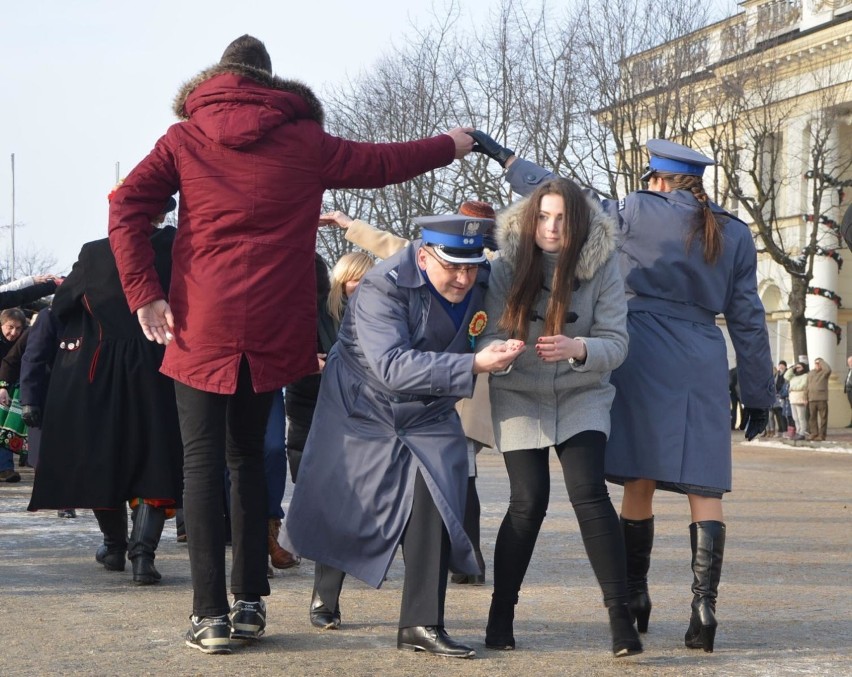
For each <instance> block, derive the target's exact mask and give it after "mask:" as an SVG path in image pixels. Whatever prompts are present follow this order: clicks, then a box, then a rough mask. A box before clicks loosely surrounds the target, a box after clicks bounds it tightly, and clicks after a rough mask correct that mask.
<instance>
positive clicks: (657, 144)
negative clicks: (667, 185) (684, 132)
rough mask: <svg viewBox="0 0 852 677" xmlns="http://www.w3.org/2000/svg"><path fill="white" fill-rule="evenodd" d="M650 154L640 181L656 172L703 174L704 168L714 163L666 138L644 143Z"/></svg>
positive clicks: (704, 156) (646, 179)
mask: <svg viewBox="0 0 852 677" xmlns="http://www.w3.org/2000/svg"><path fill="white" fill-rule="evenodd" d="M646 146H647V148H648V153H649V155H650V156H651V158H650V160H649V162H648V169H647V170H646V171H645V173H644V174H642V176H641V178H640V181H648V180H649V179H650V178H651V177H652V176H653V175H654V174H655V173H656V172H665V173H668V174H689V175H691V176H703V175H704V168H705V167H707V166H708V165H714V164H716V163H715V162H714V161H713V160H711V159H710V158H709V157H707V156H706V155H702V154H701V153H699V152H698V151H694V150H692V148H687V147H686V146H682V145H681V144H679V143H675V142H674V141H667V140H666V139H651V140H649V141H648V143H647V144H646Z"/></svg>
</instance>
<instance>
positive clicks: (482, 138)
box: [468, 129, 515, 167]
mask: <svg viewBox="0 0 852 677" xmlns="http://www.w3.org/2000/svg"><path fill="white" fill-rule="evenodd" d="M468 134H470V135H471V136H472V137H473V140H474V141H476V143H475V144H473V152H474V153H482V154H483V155H487V156H488V157H490V158H491V159H492V160H497V162H499V163H500V166H501V167H505V166H506V160H508V159H509V158H510V157H512V156H513V155H514V154H515V151H513V150H512V149H511V148H506V147H505V146H501V145H500V144H499V143H497V142H496V141H495V140H494V139H492V138H491V137H490V136H488V134H486V133H485V132H480V131H479V130H478V129H476V130H474V131H472V132H468Z"/></svg>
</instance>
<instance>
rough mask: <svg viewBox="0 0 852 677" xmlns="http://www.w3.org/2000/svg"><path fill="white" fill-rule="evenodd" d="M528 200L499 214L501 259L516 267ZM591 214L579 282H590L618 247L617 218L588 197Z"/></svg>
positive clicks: (579, 271)
mask: <svg viewBox="0 0 852 677" xmlns="http://www.w3.org/2000/svg"><path fill="white" fill-rule="evenodd" d="M528 199H529V198H523V199H522V200H518V201H517V202H513V203H512V204H511V205H509V206H508V207H507V208H506V209H504V210H503V211H501V212H500V213H499V214H498V215H497V230H496V235H497V242H498V243H499V244H500V256H501V257H502V258H505V259H507V260H508V262H509V264H510V265H512V266H513V267H514V264H515V261H516V260H517V257H518V250H519V248H520V244H521V232H520V231H521V224H520V217H521V214H522V212H523V209H524V207H525V205H526V203H527V200H528ZM585 199H586V202H587V203H588V204H589V211H590V214H591V219H592V220H591V223H590V224H589V237H588V238H587V239H586V243H585V244H584V245H583V249H582V250H581V251H580V259H579V260H578V261H577V270H576V277H577V279H579V280H591V279H592V278H593V277H594V276H595V273H597V271H598V270H599V269H600V268H601V266H603V265H604V264H605V263H606V262H607V260H608V259H609V257H610V256H611V255H612V253H613V252H614V251H615V247H616V243H617V240H616V236H617V233H618V225H617V224H616V222H615V219H614V218H613V217H611V216H609V215H608V214H607V213H606V212H604V210H603V207H601V205H600V202H598V200H596V199H594V198H591V197H589V196H586V198H585Z"/></svg>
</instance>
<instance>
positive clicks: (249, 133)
mask: <svg viewBox="0 0 852 677" xmlns="http://www.w3.org/2000/svg"><path fill="white" fill-rule="evenodd" d="M175 111H176V113H177V114H178V116H179V117H181V118H183V119H184V121H182V122H179V123H177V124H175V125H173V126H172V127H170V128H169V130H168V131H167V132H166V134H165V136H163V137H162V138H160V139H159V141H157V144H156V146H155V147H154V150H152V151H151V153H150V154H149V155H148V156H147V157H146V158H145V159H144V160H142V162H140V163H139V164H138V165H137V166H136V167H135V168H134V169H133V171H132V172H131V173H130V175H129V176H128V177H127V179H126V180H125V181H124V183H123V184H122V185H121V187H120V188H119V189H118V191H117V192H116V193H115V195H114V196H113V198H112V201H111V203H110V218H109V239H110V243H111V246H112V249H113V252H114V253H115V259H116V263H117V265H118V270H119V272H120V275H121V282H122V285H123V287H124V292H125V294H126V295H127V300H128V304H129V306H130V309H131V310H132V311H133V312H135V311H136V310H137V309H138V308H140V307H141V306H143V305H145V304H147V303H150V302H152V301H155V300H157V299H163V298H167V299H168V302H169V305H170V306H171V309H172V312H173V314H174V317H175V331H174V335H175V339H174V340H173V341H172V342H171V343H170V344H169V346H168V347H167V349H166V355H165V359H164V360H163V366H162V372H163V373H164V374H166V375H168V376H170V377H172V378H174V379H175V380H177V381H180V382H181V383H185V384H187V385H189V386H192V387H194V388H197V389H199V390H204V391H208V392H214V393H221V394H231V393H233V392H235V390H236V383H237V371H238V367H239V362H240V359H241V357H242V355H245V356H246V358H247V359H248V362H249V365H250V367H251V374H252V382H253V385H254V389H255V391H256V392H265V391H269V390H274V389H275V388H280V387H282V386H284V385H286V384H287V383H291V382H292V381H295V380H296V379H298V378H301V377H303V376H305V375H307V374H309V373H313V372H315V371H316V370H317V366H318V365H317V358H316V299H315V295H316V284H315V280H314V275H315V271H314V250H315V247H316V231H317V227H318V219H319V213H320V209H321V201H322V196H323V192H324V191H325V190H326V189H331V188H344V187H347V188H376V187H381V186H385V185H387V184H390V183H398V182H401V181H405V180H407V179H409V178H412V177H414V176H417V175H418V174H422V173H423V172H426V171H429V170H430V169H434V168H436V167H440V166H444V165H447V164H449V163H451V162H452V161H453V159H454V155H455V144H454V143H453V140H452V138H451V137H449V136H447V135H441V136H437V137H434V138H431V139H423V140H420V141H412V142H408V143H388V144H373V143H357V142H353V141H346V140H344V139H340V138H337V137H334V136H331V135H330V134H327V133H325V132H324V131H323V129H322V122H323V113H322V107H321V105H320V103H319V101H318V100H317V99H316V97H315V96H314V95H313V93H312V92H311V91H310V90H309V89H308V88H307V87H306V86H304V85H302V84H301V83H298V82H294V81H285V80H282V79H280V78H278V77H275V76H271V75H269V74H267V73H265V72H263V71H260V70H257V69H254V68H250V67H244V66H238V65H233V64H227V65H224V66H223V65H219V66H214V67H212V68H210V69H207V70H206V71H203V72H202V73H201V74H200V75H198V76H197V77H196V78H194V79H193V80H191V81H190V82H188V83H187V84H186V85H184V87H183V88H182V90H181V92H180V93H179V94H178V96H177V98H176V100H175ZM176 191H180V208H179V209H180V211H179V227H178V231H177V236H176V238H175V243H174V250H173V271H172V282H171V289H169V290H163V289H162V288H161V286H160V283H159V280H158V279H157V275H156V272H155V270H154V267H153V258H154V255H153V250H152V249H151V244H150V241H149V237H150V233H151V225H150V224H151V220H152V218H154V217H155V216H156V215H157V214H158V212H159V211H160V209H161V207H162V205H163V203H164V202H165V201H166V200H167V199H168V197H169V196H170V195H172V194H174V193H175V192H176ZM166 292H167V293H166Z"/></svg>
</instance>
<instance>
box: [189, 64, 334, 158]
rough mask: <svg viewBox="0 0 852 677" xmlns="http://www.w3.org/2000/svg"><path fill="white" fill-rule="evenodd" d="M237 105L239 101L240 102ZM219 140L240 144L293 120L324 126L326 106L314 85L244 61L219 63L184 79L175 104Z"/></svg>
mask: <svg viewBox="0 0 852 677" xmlns="http://www.w3.org/2000/svg"><path fill="white" fill-rule="evenodd" d="M234 104H240V105H237V106H235V105H234ZM172 109H173V110H174V113H175V115H177V117H178V118H179V119H181V120H192V121H193V122H195V123H196V124H197V125H199V126H200V127H201V129H202V130H203V131H204V133H205V135H207V136H208V137H209V138H211V139H212V140H213V141H216V142H217V143H221V144H223V145H225V146H228V147H231V148H239V147H241V146H244V145H246V144H249V143H253V142H255V141H257V140H258V139H259V138H261V137H262V136H264V135H265V134H266V133H267V132H268V131H269V130H270V129H272V128H274V127H278V126H280V125H282V124H285V123H287V122H292V121H294V120H313V121H314V122H316V123H317V124H319V125H320V126H322V124H323V121H324V119H325V116H324V113H323V108H322V104H321V103H320V102H319V99H317V97H316V96H315V95H314V93H313V92H312V91H311V89H310V88H309V87H308V86H307V85H305V84H303V83H301V82H299V81H297V80H284V79H282V78H279V77H278V76H276V75H271V74H269V73H267V72H266V71H263V70H260V69H258V68H253V67H252V66H246V65H243V64H216V65H215V66H211V67H210V68H206V69H205V70H203V71H201V72H200V73H199V74H198V75H196V76H195V77H194V78H192V79H191V80H189V81H187V82H185V83H184V84H183V85H182V86H181V88H180V90H179V91H178V93H177V95H176V96H175V99H174V104H173V106H172Z"/></svg>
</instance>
